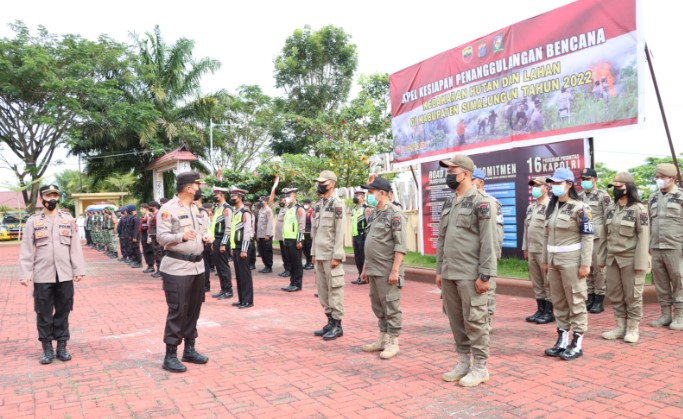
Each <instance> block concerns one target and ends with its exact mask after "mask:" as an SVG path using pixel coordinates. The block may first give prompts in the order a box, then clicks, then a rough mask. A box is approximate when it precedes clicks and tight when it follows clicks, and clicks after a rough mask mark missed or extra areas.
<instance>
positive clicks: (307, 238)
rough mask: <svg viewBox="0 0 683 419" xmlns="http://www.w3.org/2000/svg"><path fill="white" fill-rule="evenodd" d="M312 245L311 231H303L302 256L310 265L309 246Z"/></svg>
mask: <svg viewBox="0 0 683 419" xmlns="http://www.w3.org/2000/svg"><path fill="white" fill-rule="evenodd" d="M312 246H313V239H312V238H311V233H304V249H303V250H304V258H306V265H309V266H310V265H312V262H311V261H312V258H311V247H312Z"/></svg>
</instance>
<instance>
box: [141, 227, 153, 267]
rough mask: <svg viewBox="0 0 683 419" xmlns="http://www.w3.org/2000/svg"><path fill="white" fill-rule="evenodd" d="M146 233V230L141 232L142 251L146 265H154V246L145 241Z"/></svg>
mask: <svg viewBox="0 0 683 419" xmlns="http://www.w3.org/2000/svg"><path fill="white" fill-rule="evenodd" d="M147 237H149V236H148V234H147V232H146V231H143V232H142V253H143V255H144V257H145V263H146V264H147V266H154V248H153V247H152V243H147Z"/></svg>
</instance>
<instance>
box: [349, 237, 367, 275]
mask: <svg viewBox="0 0 683 419" xmlns="http://www.w3.org/2000/svg"><path fill="white" fill-rule="evenodd" d="M352 242H353V258H354V260H355V261H356V269H357V270H358V276H360V273H361V272H363V265H364V264H365V234H359V235H357V236H353V237H352Z"/></svg>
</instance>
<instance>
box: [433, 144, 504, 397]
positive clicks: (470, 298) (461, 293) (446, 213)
mask: <svg viewBox="0 0 683 419" xmlns="http://www.w3.org/2000/svg"><path fill="white" fill-rule="evenodd" d="M439 164H440V165H441V167H446V168H447V175H446V184H447V185H448V187H449V188H450V189H452V190H454V191H455V195H454V196H452V197H450V198H448V199H447V200H446V202H445V203H444V205H443V209H442V213H441V222H440V224H439V238H438V243H437V246H436V248H437V254H436V285H437V286H438V287H439V288H441V294H442V296H443V300H444V304H445V308H446V313H447V314H448V321H449V322H450V326H451V330H452V331H453V338H454V339H455V343H456V350H457V352H458V356H459V359H458V364H457V365H456V366H455V368H454V369H453V370H452V371H450V372H447V373H445V374H444V375H443V379H444V381H449V382H450V381H458V382H459V384H460V385H461V386H465V387H472V386H477V385H479V384H481V383H483V382H486V381H488V379H489V373H488V370H487V369H486V363H487V360H488V358H489V331H490V329H489V312H488V303H489V296H488V291H489V281H490V280H491V278H492V277H495V276H496V269H497V259H498V257H497V251H498V237H497V222H496V202H495V200H494V199H493V198H492V197H491V196H490V195H488V194H486V193H485V192H482V191H479V190H477V188H476V187H475V186H474V185H473V183H472V172H473V171H474V162H473V161H472V159H470V158H469V157H467V156H465V155H459V154H456V155H454V156H453V158H451V159H450V160H442V161H441V162H440V163H439ZM470 353H471V356H472V358H473V361H471V360H470Z"/></svg>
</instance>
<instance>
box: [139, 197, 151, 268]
mask: <svg viewBox="0 0 683 419" xmlns="http://www.w3.org/2000/svg"><path fill="white" fill-rule="evenodd" d="M140 212H141V213H142V218H140V242H141V243H142V254H143V256H144V258H145V264H147V268H146V269H145V270H144V271H142V272H144V273H146V274H149V273H152V272H154V248H153V247H152V239H151V238H150V237H149V223H150V218H152V215H151V214H150V212H149V204H147V203H142V204H140Z"/></svg>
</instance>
